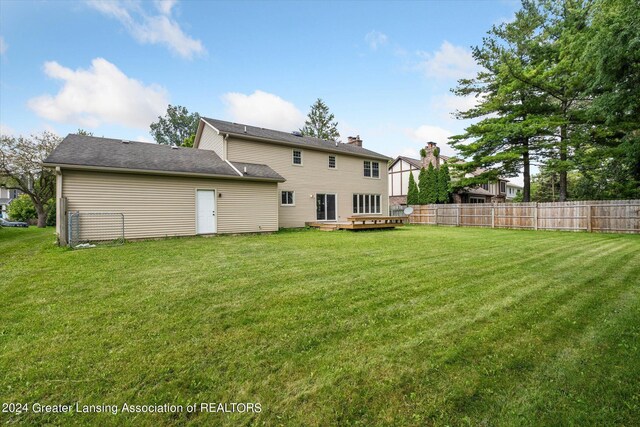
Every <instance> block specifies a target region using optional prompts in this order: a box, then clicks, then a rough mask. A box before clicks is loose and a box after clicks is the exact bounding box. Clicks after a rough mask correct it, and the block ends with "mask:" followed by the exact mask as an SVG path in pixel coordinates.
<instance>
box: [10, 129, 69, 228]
mask: <svg viewBox="0 0 640 427" xmlns="http://www.w3.org/2000/svg"><path fill="white" fill-rule="evenodd" d="M59 143H60V138H59V137H58V136H57V135H55V134H53V133H51V132H43V133H42V134H41V135H31V137H30V138H27V137H23V136H18V137H13V136H8V135H2V136H1V137H0V180H1V182H0V184H1V185H2V186H4V187H7V188H9V189H18V190H20V191H22V192H23V193H24V194H26V195H27V196H28V197H29V198H30V199H31V201H32V202H33V206H34V208H35V210H36V213H37V215H38V227H45V226H46V222H47V202H48V201H49V200H50V199H51V198H53V197H54V196H55V181H56V179H55V175H54V172H53V171H52V170H51V169H50V168H44V167H43V166H42V162H43V161H44V160H45V159H46V158H47V157H48V156H49V154H51V152H52V151H53V149H54V148H55V147H56V146H57V145H58V144H59Z"/></svg>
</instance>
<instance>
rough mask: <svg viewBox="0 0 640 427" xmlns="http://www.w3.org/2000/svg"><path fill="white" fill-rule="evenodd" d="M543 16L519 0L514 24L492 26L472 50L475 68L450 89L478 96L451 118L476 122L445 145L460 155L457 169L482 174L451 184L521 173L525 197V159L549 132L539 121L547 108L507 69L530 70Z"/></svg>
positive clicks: (464, 184)
mask: <svg viewBox="0 0 640 427" xmlns="http://www.w3.org/2000/svg"><path fill="white" fill-rule="evenodd" d="M544 19H545V18H544V16H543V15H542V14H541V13H540V12H539V11H538V9H537V7H535V5H533V4H532V3H529V2H525V3H523V9H521V10H520V11H518V12H517V13H516V19H515V21H514V22H512V23H507V24H502V25H499V26H494V27H493V28H492V29H491V30H490V31H489V33H488V35H487V37H485V38H484V39H483V44H482V46H479V47H476V48H474V49H473V57H474V58H475V60H476V62H477V63H478V65H480V66H481V67H482V68H481V71H480V72H479V73H478V74H477V76H476V77H475V78H473V79H462V80H460V81H459V84H458V87H457V88H456V89H454V90H453V92H454V93H455V94H456V95H459V96H475V97H476V98H477V99H479V100H480V102H479V103H478V105H477V106H476V107H474V108H471V109H469V110H467V111H462V112H458V113H457V117H458V118H459V119H481V120H480V121H479V122H477V123H475V124H472V125H470V126H468V127H467V128H466V129H465V133H464V134H462V135H456V136H454V137H452V139H451V145H452V146H453V147H454V148H455V149H456V150H457V151H458V153H459V154H460V155H461V157H463V158H465V159H466V162H462V163H459V164H455V165H454V167H455V168H456V169H457V170H460V171H461V172H463V173H467V172H473V171H476V170H478V169H481V170H483V171H484V172H483V173H481V174H474V176H472V177H469V178H462V179H460V180H458V181H456V183H455V185H456V187H458V188H461V187H467V186H474V185H478V184H481V183H484V182H487V181H493V180H496V179H497V178H498V176H515V175H517V174H518V173H519V172H520V171H522V172H523V175H524V191H523V193H524V194H523V197H524V200H525V201H528V200H529V198H530V186H531V180H530V167H531V162H532V161H534V160H535V159H537V158H538V157H540V155H541V154H542V152H543V147H544V146H545V145H544V143H545V141H546V138H547V137H548V136H549V135H550V134H551V130H550V128H549V124H548V122H547V121H546V120H544V117H545V114H546V113H548V111H550V109H551V106H550V105H549V101H548V98H547V97H546V96H544V95H543V96H541V95H540V94H539V93H538V91H537V90H536V89H535V88H532V87H531V86H530V85H528V84H526V83H524V82H522V81H521V80H519V79H518V78H516V77H514V76H513V70H512V68H517V69H518V70H531V69H533V67H534V62H535V61H536V60H538V57H539V56H540V53H539V50H540V49H539V47H538V46H536V44H535V42H532V41H531V40H533V39H535V36H536V34H537V33H538V32H539V31H540V27H541V26H542V24H543V23H544ZM469 141H471V142H469Z"/></svg>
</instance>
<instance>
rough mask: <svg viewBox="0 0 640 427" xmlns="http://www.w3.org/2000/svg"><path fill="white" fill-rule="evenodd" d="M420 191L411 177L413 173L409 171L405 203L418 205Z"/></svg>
mask: <svg viewBox="0 0 640 427" xmlns="http://www.w3.org/2000/svg"><path fill="white" fill-rule="evenodd" d="M419 204H420V193H419V191H418V184H416V180H415V179H413V173H412V172H409V190H408V191H407V205H419Z"/></svg>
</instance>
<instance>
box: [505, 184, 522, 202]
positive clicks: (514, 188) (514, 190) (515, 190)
mask: <svg viewBox="0 0 640 427" xmlns="http://www.w3.org/2000/svg"><path fill="white" fill-rule="evenodd" d="M523 188H524V187H522V186H521V185H518V184H514V183H513V182H507V195H506V197H507V201H512V200H513V199H515V198H516V196H517V195H518V194H519V193H521V192H522V190H523Z"/></svg>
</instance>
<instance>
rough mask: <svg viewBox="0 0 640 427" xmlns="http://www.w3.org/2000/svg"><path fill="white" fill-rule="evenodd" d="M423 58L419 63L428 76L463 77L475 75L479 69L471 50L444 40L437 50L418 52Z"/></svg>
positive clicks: (440, 77)
mask: <svg viewBox="0 0 640 427" xmlns="http://www.w3.org/2000/svg"><path fill="white" fill-rule="evenodd" d="M418 56H420V57H421V58H422V59H423V60H422V61H421V62H420V64H419V65H418V69H420V70H422V71H423V72H424V73H425V75H426V76H427V77H433V78H439V79H461V78H468V77H473V76H474V75H475V74H476V72H477V71H478V65H477V64H476V62H475V60H474V59H473V56H472V55H471V51H470V50H469V49H466V48H464V47H461V46H454V45H453V44H451V43H449V42H448V41H446V40H445V41H444V42H443V43H442V46H440V49H439V50H437V51H435V52H432V53H430V52H418Z"/></svg>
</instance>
